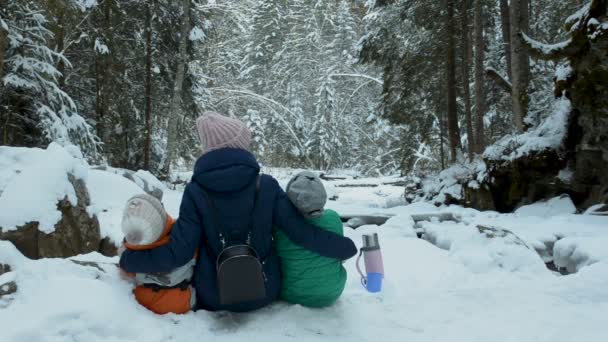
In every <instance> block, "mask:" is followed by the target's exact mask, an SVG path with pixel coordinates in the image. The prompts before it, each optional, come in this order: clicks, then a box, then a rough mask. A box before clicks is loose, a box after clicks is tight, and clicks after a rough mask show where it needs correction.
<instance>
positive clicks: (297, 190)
mask: <svg viewBox="0 0 608 342" xmlns="http://www.w3.org/2000/svg"><path fill="white" fill-rule="evenodd" d="M287 196H288V197H289V199H290V200H291V202H292V203H293V204H294V205H295V206H296V208H298V210H299V211H300V213H302V215H304V217H306V218H315V217H320V216H321V215H323V208H324V207H325V203H326V202H327V193H326V192H325V187H324V186H323V183H322V182H321V179H319V177H318V176H317V175H316V174H315V173H313V172H310V171H302V172H300V173H298V174H297V175H295V176H294V177H293V178H292V179H291V180H290V181H289V183H288V184H287Z"/></svg>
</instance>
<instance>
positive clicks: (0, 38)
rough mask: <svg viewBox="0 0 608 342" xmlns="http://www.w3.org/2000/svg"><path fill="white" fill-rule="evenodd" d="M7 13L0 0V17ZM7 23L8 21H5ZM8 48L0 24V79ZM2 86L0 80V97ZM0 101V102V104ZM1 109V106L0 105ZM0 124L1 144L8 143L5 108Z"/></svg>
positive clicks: (2, 1)
mask: <svg viewBox="0 0 608 342" xmlns="http://www.w3.org/2000/svg"><path fill="white" fill-rule="evenodd" d="M7 17H8V15H7V13H6V1H5V0H0V18H7ZM7 24H8V23H7ZM7 49H8V31H6V30H4V29H3V28H2V26H0V80H2V78H3V77H4V55H5V54H6V50H7ZM3 88H4V84H3V82H1V81H0V98H2V91H3ZM1 105H2V103H0V106H1ZM0 109H1V107H0ZM5 112H6V119H5V118H4V113H5ZM0 120H2V122H0V124H1V125H2V126H3V127H2V126H0V127H2V128H4V129H3V134H2V145H7V144H8V125H9V124H10V112H8V111H6V110H0Z"/></svg>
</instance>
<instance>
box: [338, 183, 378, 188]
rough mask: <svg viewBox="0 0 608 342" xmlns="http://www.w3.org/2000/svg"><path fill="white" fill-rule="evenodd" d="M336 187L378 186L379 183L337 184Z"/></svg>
mask: <svg viewBox="0 0 608 342" xmlns="http://www.w3.org/2000/svg"><path fill="white" fill-rule="evenodd" d="M335 187H336V188H377V187H378V184H336V185H335Z"/></svg>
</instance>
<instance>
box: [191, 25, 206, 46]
mask: <svg viewBox="0 0 608 342" xmlns="http://www.w3.org/2000/svg"><path fill="white" fill-rule="evenodd" d="M205 37H206V35H205V32H203V30H201V29H200V28H199V27H198V26H195V27H194V28H192V30H190V37H189V39H190V41H193V42H197V41H200V42H202V41H203V40H205Z"/></svg>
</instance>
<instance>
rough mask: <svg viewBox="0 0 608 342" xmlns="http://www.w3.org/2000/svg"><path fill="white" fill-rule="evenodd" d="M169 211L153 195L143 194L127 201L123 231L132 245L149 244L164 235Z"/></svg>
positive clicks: (123, 217)
mask: <svg viewBox="0 0 608 342" xmlns="http://www.w3.org/2000/svg"><path fill="white" fill-rule="evenodd" d="M166 222H167V213H166V212H165V209H164V208H163V205H162V203H161V202H160V201H159V200H158V199H156V198H155V197H153V196H150V195H148V194H141V195H136V196H133V197H131V198H130V199H129V200H128V201H127V205H126V206H125V210H124V212H123V215H122V224H121V226H122V227H121V228H122V232H123V233H124V234H125V240H126V241H127V243H129V244H131V245H149V244H151V243H153V242H156V241H157V240H158V239H159V238H160V237H161V235H162V233H163V231H164V229H165V224H166Z"/></svg>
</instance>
